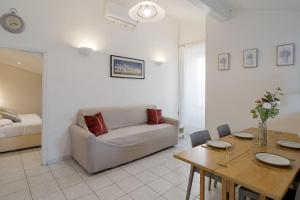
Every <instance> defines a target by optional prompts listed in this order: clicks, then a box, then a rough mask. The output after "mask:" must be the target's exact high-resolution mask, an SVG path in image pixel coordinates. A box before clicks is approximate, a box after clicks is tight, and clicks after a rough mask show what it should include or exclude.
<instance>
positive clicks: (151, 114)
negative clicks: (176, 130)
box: [147, 108, 165, 125]
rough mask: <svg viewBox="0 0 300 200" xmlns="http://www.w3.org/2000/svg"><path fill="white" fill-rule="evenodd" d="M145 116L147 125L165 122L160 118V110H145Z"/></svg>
mask: <svg viewBox="0 0 300 200" xmlns="http://www.w3.org/2000/svg"><path fill="white" fill-rule="evenodd" d="M147 116H148V122H147V123H148V124H150V125H153V124H162V123H165V121H164V120H163V118H162V111H161V109H149V108H148V109H147Z"/></svg>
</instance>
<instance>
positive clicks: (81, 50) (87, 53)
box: [78, 47, 94, 56]
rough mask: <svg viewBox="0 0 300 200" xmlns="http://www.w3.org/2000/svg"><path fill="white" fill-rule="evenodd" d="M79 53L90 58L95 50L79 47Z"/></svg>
mask: <svg viewBox="0 0 300 200" xmlns="http://www.w3.org/2000/svg"><path fill="white" fill-rule="evenodd" d="M78 51H79V53H80V54H81V55H83V56H88V55H90V54H91V53H93V52H94V49H92V48H89V47H79V48H78Z"/></svg>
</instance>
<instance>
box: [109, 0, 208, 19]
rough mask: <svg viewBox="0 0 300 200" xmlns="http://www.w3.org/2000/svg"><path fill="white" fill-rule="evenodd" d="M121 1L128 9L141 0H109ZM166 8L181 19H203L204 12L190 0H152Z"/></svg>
mask: <svg viewBox="0 0 300 200" xmlns="http://www.w3.org/2000/svg"><path fill="white" fill-rule="evenodd" d="M108 1H113V2H116V3H119V4H120V5H123V6H124V7H127V8H128V9H129V8H130V7H131V6H133V5H135V4H136V3H138V2H140V0H108ZM152 1H153V2H155V3H157V4H159V5H160V6H161V7H162V8H163V9H165V11H166V14H167V15H168V16H170V17H173V18H176V19H179V20H203V19H204V18H205V14H204V12H201V10H200V9H198V8H197V7H195V6H194V5H193V4H192V3H191V2H190V1H189V0H152Z"/></svg>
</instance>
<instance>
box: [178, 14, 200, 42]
mask: <svg viewBox="0 0 300 200" xmlns="http://www.w3.org/2000/svg"><path fill="white" fill-rule="evenodd" d="M179 34H180V38H179V44H188V43H193V42H199V41H204V40H205V17H203V18H202V19H198V20H195V21H192V20H181V21H180V33H179Z"/></svg>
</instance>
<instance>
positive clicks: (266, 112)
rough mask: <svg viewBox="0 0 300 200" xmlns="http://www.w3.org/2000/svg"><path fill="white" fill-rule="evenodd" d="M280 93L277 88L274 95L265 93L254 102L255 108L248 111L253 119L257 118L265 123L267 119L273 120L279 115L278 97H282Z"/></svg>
mask: <svg viewBox="0 0 300 200" xmlns="http://www.w3.org/2000/svg"><path fill="white" fill-rule="evenodd" d="M281 91H282V90H281V88H280V87H277V88H276V89H275V92H274V93H271V92H268V91H267V92H266V94H265V95H264V97H263V98H261V99H259V100H256V101H255V103H256V105H255V108H254V109H252V110H251V111H250V112H251V114H252V117H253V119H256V118H258V117H259V118H260V119H261V121H262V122H266V121H267V120H268V119H269V118H275V117H276V116H277V115H278V114H279V105H280V99H279V97H278V96H279V95H283V93H282V92H281Z"/></svg>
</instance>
